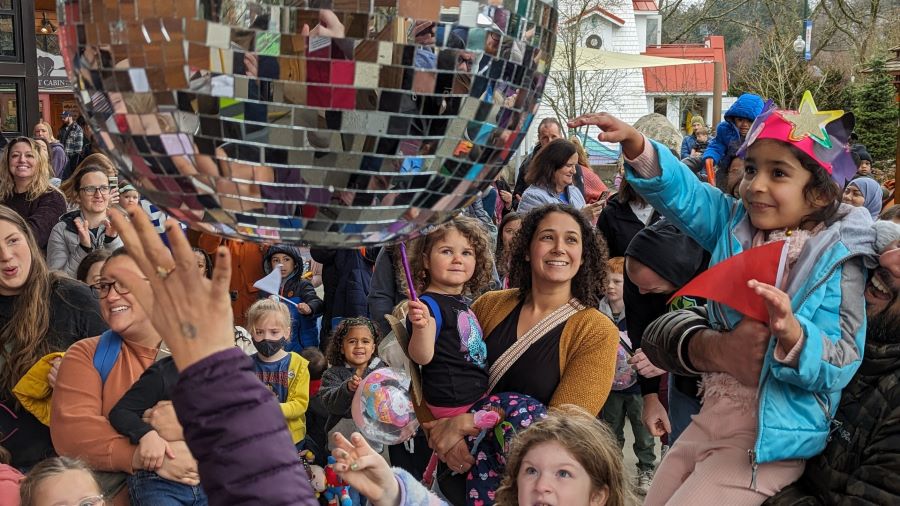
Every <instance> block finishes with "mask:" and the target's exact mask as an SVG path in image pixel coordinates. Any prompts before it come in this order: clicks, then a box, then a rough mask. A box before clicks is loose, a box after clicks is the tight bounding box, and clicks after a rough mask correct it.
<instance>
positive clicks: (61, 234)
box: [47, 165, 122, 277]
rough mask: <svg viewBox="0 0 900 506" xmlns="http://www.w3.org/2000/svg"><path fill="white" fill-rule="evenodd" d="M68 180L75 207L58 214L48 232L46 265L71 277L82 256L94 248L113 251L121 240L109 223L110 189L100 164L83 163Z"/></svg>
mask: <svg viewBox="0 0 900 506" xmlns="http://www.w3.org/2000/svg"><path fill="white" fill-rule="evenodd" d="M72 179H73V180H74V181H73V186H72V192H73V193H74V194H75V198H76V200H74V202H77V203H78V209H76V210H74V211H71V212H68V213H66V214H64V215H62V217H61V218H60V219H59V223H57V224H56V226H54V227H53V230H52V231H51V232H50V240H49V242H48V243H47V264H48V265H49V266H50V268H51V269H56V270H61V271H63V272H65V273H66V274H68V275H69V276H72V277H75V273H76V272H77V270H78V264H80V263H81V261H82V260H83V259H84V257H86V256H88V254H90V253H91V252H93V251H96V250H101V249H105V250H110V251H112V250H115V249H117V248H119V247H121V246H122V240H121V239H119V234H118V232H116V229H115V227H113V226H112V225H111V224H110V223H109V218H108V215H107V213H108V211H109V198H110V192H111V190H112V188H111V186H110V184H109V177H108V176H107V175H106V171H105V170H104V169H103V167H100V166H99V165H89V166H83V167H81V168H79V170H78V172H77V173H76V174H75V175H74V176H72Z"/></svg>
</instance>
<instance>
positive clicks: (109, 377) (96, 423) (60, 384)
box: [50, 248, 197, 497]
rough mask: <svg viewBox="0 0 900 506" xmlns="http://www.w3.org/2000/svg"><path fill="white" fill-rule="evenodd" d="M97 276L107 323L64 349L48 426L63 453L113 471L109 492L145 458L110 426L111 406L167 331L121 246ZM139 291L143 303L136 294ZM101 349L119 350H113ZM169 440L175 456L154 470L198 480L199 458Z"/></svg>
mask: <svg viewBox="0 0 900 506" xmlns="http://www.w3.org/2000/svg"><path fill="white" fill-rule="evenodd" d="M100 276H101V280H100V281H99V282H97V283H95V284H94V285H92V286H91V290H92V291H93V293H94V296H95V297H97V298H98V299H99V301H100V313H101V314H102V315H103V319H104V320H105V321H106V323H107V324H109V329H110V330H109V331H107V332H105V333H104V334H103V335H102V336H100V337H93V338H90V339H84V340H82V341H79V342H77V343H75V344H74V345H73V346H72V347H71V348H69V350H68V351H67V352H66V355H65V357H64V358H63V361H62V364H60V367H59V379H58V381H57V383H56V389H55V391H54V393H53V400H52V412H51V422H50V432H51V433H52V435H53V443H54V445H55V447H56V450H57V452H58V453H59V454H60V455H62V456H70V457H76V456H77V457H78V458H80V459H82V460H84V461H85V462H86V463H87V464H88V465H89V466H90V467H91V468H92V469H94V470H97V471H106V472H107V473H108V474H106V475H103V476H104V479H102V480H101V484H102V485H103V486H104V490H103V492H104V495H106V496H107V497H112V496H113V495H115V494H116V493H117V492H118V491H119V490H120V489H121V486H122V485H123V484H124V481H125V477H126V473H127V474H133V473H135V472H136V471H139V470H142V469H143V465H144V461H143V460H142V458H141V455H140V452H139V451H138V446H137V445H134V444H132V443H131V441H129V439H128V437H126V436H124V435H122V434H120V433H119V432H117V431H116V430H115V429H114V428H113V426H112V424H111V423H110V421H109V418H108V417H109V413H110V411H111V410H112V409H113V407H115V406H116V403H118V402H119V400H120V399H121V398H122V396H123V395H124V394H125V393H126V392H127V391H128V389H129V388H131V386H132V385H133V384H134V383H135V381H137V379H138V378H139V377H140V376H141V374H143V373H144V371H145V370H146V369H147V368H148V367H150V365H151V364H153V363H154V361H156V359H157V357H158V355H159V352H160V345H161V343H162V338H161V337H160V335H159V332H157V331H156V329H155V328H154V327H153V325H152V324H151V322H150V318H149V316H148V313H150V312H151V311H152V310H153V300H154V294H153V292H152V291H151V290H150V283H149V282H148V280H147V278H146V277H144V276H143V274H142V273H141V271H140V269H139V268H138V266H137V264H136V263H135V261H134V260H133V259H132V258H131V257H129V256H128V253H127V252H126V251H125V249H124V248H119V249H118V250H116V251H114V252H113V254H112V255H111V256H110V258H109V259H108V260H107V261H106V263H105V264H104V265H103V267H102V268H101V270H100ZM139 299H140V300H142V301H143V304H140V303H138V302H137V301H138V300H139ZM101 349H105V350H112V349H118V350H119V352H118V354H116V355H114V354H113V353H107V352H105V351H102V350H101ZM98 350H101V351H98ZM97 353H101V356H103V355H102V354H106V355H107V356H113V357H114V359H113V361H112V363H111V364H109V365H108V367H102V366H97V365H95V364H94V356H95V354H97ZM101 368H103V369H104V371H103V372H102V373H101V371H100V369H101ZM168 444H169V446H170V448H171V449H172V454H171V455H172V456H171V458H166V459H165V461H164V462H163V464H162V467H160V468H158V469H156V470H155V471H156V473H157V474H159V476H161V477H164V478H167V479H170V480H173V481H178V482H180V483H184V484H186V485H196V484H197V477H196V463H194V462H193V458H192V457H191V455H190V452H189V451H188V449H187V446H185V444H184V442H183V441H176V440H172V441H169V443H168ZM110 472H111V473H115V474H109V473H110Z"/></svg>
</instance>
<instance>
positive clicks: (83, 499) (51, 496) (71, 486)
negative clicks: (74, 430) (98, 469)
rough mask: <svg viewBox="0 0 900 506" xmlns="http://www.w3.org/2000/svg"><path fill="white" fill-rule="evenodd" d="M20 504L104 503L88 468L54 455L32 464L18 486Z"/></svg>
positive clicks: (71, 505) (65, 505) (96, 505)
mask: <svg viewBox="0 0 900 506" xmlns="http://www.w3.org/2000/svg"><path fill="white" fill-rule="evenodd" d="M19 495H20V497H21V501H22V503H21V505H22V506H103V505H104V504H106V502H105V501H104V500H103V493H102V491H101V490H100V484H99V483H97V477H96V476H94V473H93V472H91V469H90V468H89V467H88V466H86V465H85V464H84V462H81V461H80V460H77V459H70V458H66V457H54V458H51V459H47V460H45V461H43V462H41V463H40V464H38V465H36V466H34V469H32V470H31V471H30V472H29V473H28V475H27V476H26V477H25V480H23V481H22V484H21V488H20V489H19Z"/></svg>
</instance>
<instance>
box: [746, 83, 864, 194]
mask: <svg viewBox="0 0 900 506" xmlns="http://www.w3.org/2000/svg"><path fill="white" fill-rule="evenodd" d="M853 125H854V118H853V113H845V112H844V111H840V110H838V111H820V110H818V109H817V108H816V104H815V102H813V98H812V93H810V92H809V90H807V91H806V92H804V93H803V99H802V100H801V101H800V107H799V110H797V111H792V110H788V109H778V108H777V107H775V103H774V102H773V101H772V100H768V101H767V102H766V105H765V107H764V108H763V112H762V113H760V115H759V116H757V117H756V119H755V120H754V121H753V125H752V126H751V127H750V130H749V131H748V132H747V139H746V140H745V141H744V144H743V145H742V146H741V148H740V149H739V150H738V156H740V157H742V158H743V157H744V156H746V154H747V148H749V147H750V146H752V145H753V143H754V142H756V141H758V140H759V139H775V140H778V141H782V142H786V143H788V144H790V145H792V146H794V147H796V148H797V149H799V150H801V151H803V152H804V153H806V154H807V155H809V156H810V157H811V158H812V159H813V160H815V161H816V162H818V163H819V165H821V166H822V168H824V169H825V170H826V171H827V172H828V173H829V174H831V177H832V179H834V180H835V181H836V182H837V183H838V185H840V186H841V187H843V186H844V184H846V182H847V181H849V180H850V179H851V178H852V177H853V175H854V174H856V164H855V163H854V162H853V157H852V156H851V155H850V149H849V148H848V145H847V143H848V141H849V139H850V132H851V131H852V130H853Z"/></svg>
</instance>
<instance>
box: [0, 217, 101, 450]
mask: <svg viewBox="0 0 900 506" xmlns="http://www.w3.org/2000/svg"><path fill="white" fill-rule="evenodd" d="M51 316H52V317H51ZM104 330H106V324H105V323H104V322H103V319H102V318H100V308H99V306H98V304H97V299H95V298H94V297H93V296H92V295H91V291H90V289H89V288H88V287H87V286H85V285H84V284H82V283H79V282H77V281H75V280H72V279H69V278H67V277H65V276H62V275H59V274H58V273H54V272H51V271H50V269H48V268H47V264H46V262H45V261H44V257H43V255H42V254H41V250H40V248H38V246H37V243H36V242H35V240H34V235H33V234H32V233H31V230H30V228H29V227H28V224H27V223H26V221H25V219H24V218H22V217H21V216H20V215H19V214H17V213H16V212H15V211H13V210H12V209H10V208H8V207H5V206H0V343H3V346H0V405H2V407H0V434H2V435H3V446H4V447H6V449H7V450H9V452H10V453H11V454H12V461H11V464H12V465H13V466H14V467H17V468H28V467H31V466H33V465H35V464H36V463H38V462H39V461H40V460H42V459H44V458H46V457H48V456H51V455H53V453H54V452H53V444H52V442H51V440H50V430H49V429H48V428H47V426H46V425H44V424H43V423H41V422H40V421H38V419H37V418H35V416H34V415H32V414H31V413H30V412H29V411H27V410H26V409H24V408H23V407H22V404H21V403H20V402H18V401H17V400H16V398H15V397H14V396H13V393H12V390H13V387H15V386H16V385H17V384H18V383H19V380H21V379H22V377H23V376H24V375H25V373H26V372H27V371H28V370H29V369H30V368H31V367H32V366H34V365H35V364H36V363H37V362H38V361H39V360H41V357H44V356H45V355H47V354H49V353H52V352H59V351H65V350H66V349H67V348H68V347H69V346H71V345H72V344H73V343H75V342H76V341H78V340H79V339H83V338H85V337H89V336H96V335H100V333H101V332H103V331H104ZM56 372H57V369H56V366H55V365H54V367H53V368H52V369H51V371H50V374H49V375H48V376H47V378H46V379H47V383H48V384H49V385H50V387H51V388H52V387H53V385H54V384H55V381H56Z"/></svg>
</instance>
